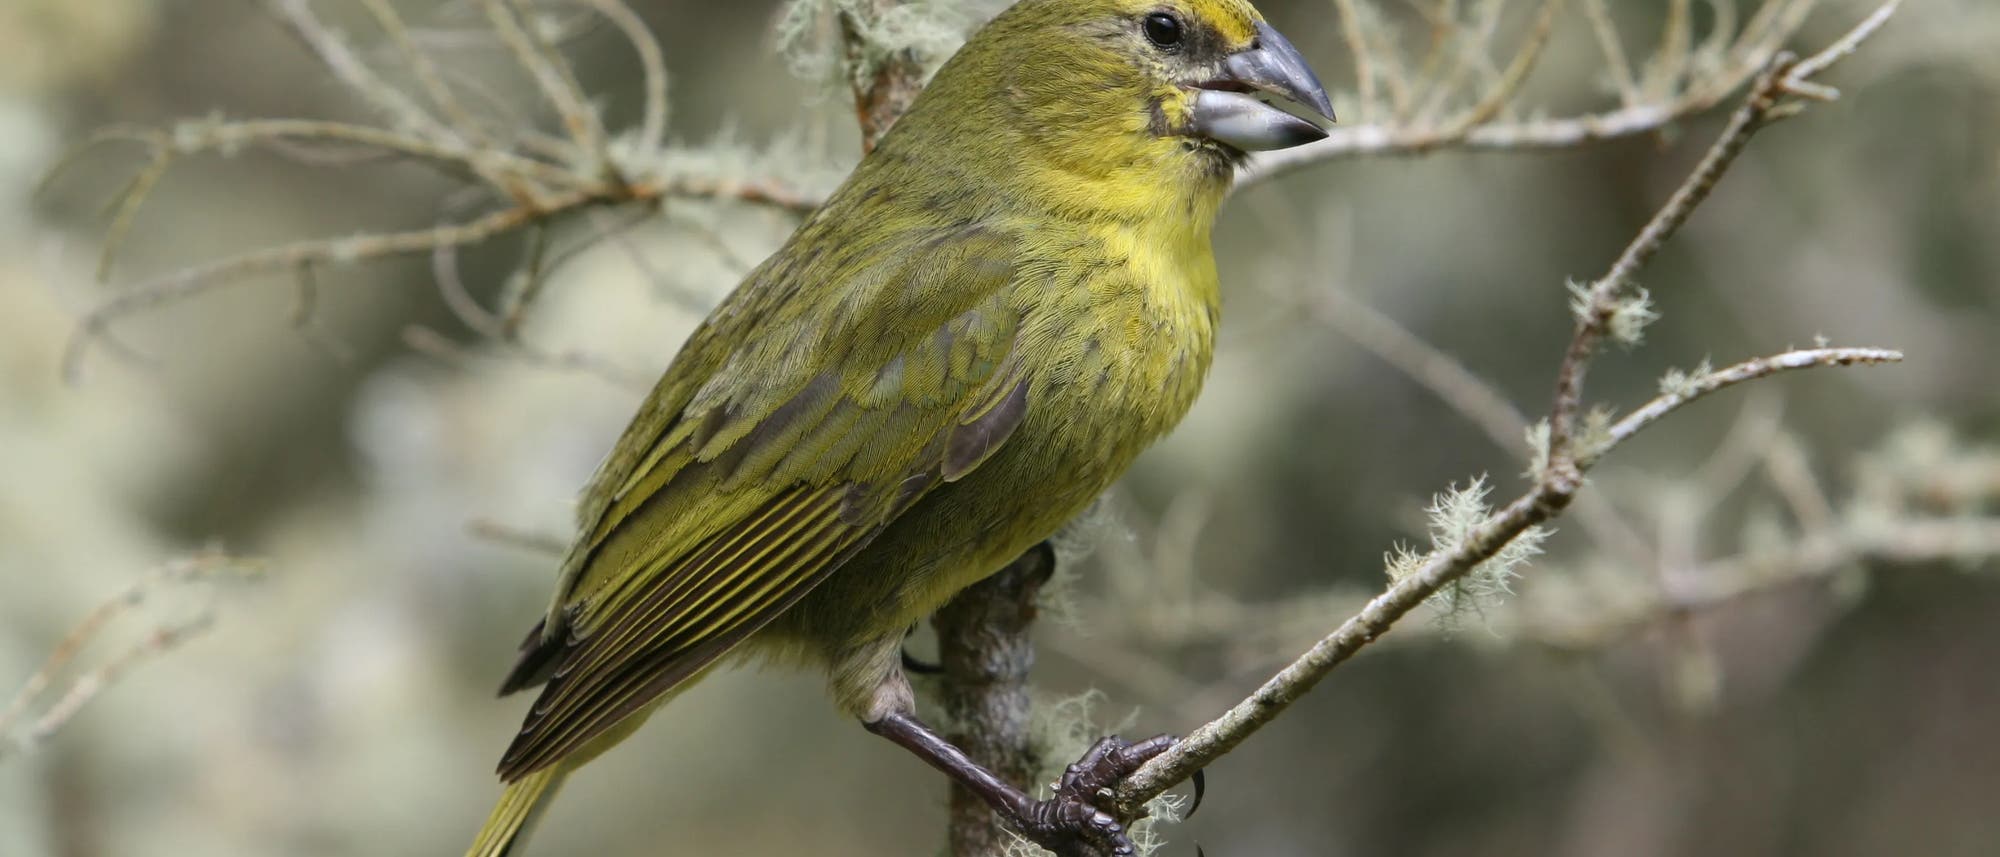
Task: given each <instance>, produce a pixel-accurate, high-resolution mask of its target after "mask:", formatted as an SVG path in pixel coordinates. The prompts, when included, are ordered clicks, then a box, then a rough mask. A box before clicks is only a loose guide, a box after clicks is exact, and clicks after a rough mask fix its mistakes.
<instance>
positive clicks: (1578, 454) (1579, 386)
mask: <svg viewBox="0 0 2000 857" xmlns="http://www.w3.org/2000/svg"><path fill="white" fill-rule="evenodd" d="M1895 6H1896V3H1895V2H1894V0H1891V2H1890V3H1888V4H1885V5H1884V6H1883V7H1881V8H1880V9H1878V10H1877V11H1876V13H1875V14H1873V15H1871V16H1869V18H1867V19H1866V20H1864V21H1863V22H1862V23H1861V24H1860V25H1859V26H1857V27H1856V28H1855V29H1854V31H1853V32H1851V33H1849V34H1848V35H1847V36H1846V37H1843V38H1842V39H1840V40H1839V41H1837V42H1835V43H1834V45H1833V46H1832V47H1829V48H1827V49H1826V50H1825V51H1823V52H1822V53H1820V54H1817V55H1815V56H1813V57H1811V58H1809V59H1807V60H1805V61H1798V60H1796V59H1795V58H1793V57H1791V56H1789V55H1786V54H1779V55H1777V56H1775V57H1774V58H1773V60H1772V62H1771V65H1770V66H1769V67H1768V68H1767V69H1766V70H1765V72H1764V73H1763V74H1762V75H1760V76H1759V78H1758V82H1757V83H1756V85H1755V86H1754V87H1753V88H1752V90H1751V92H1750V93H1749V95H1748V97H1747V98H1746V99H1745V101H1744V103H1743V106H1742V107H1741V108H1739V109H1738V110H1737V112H1736V113H1735V115H1734V116H1733V117H1732V119H1731V121H1730V123H1729V125H1728V127H1727V128H1725V129H1724V131H1723V133H1722V136H1721V137H1720V138H1719V139H1718V140H1717V141H1716V142H1715V143H1714V145H1712V146H1711V147H1710V148H1709V151H1708V154H1707V155H1706V156H1705V157H1704V158H1703V159H1702V161H1701V163H1700V164H1699V165H1697V166H1696V168H1695V169H1694V171H1693V172H1691V173H1690V174H1689V175H1688V177H1687V178H1686V179H1685V180H1684V181H1683V182H1682V183H1681V185H1680V187H1679V188H1678V189H1677V190H1676V191H1675V192H1674V194H1673V195H1672V196H1671V197H1670V198H1669V199H1668V201H1667V203H1666V204H1665V205H1664V206H1663V207H1662V208H1661V209H1660V211H1659V213H1658V214H1656V215H1655V216H1654V217H1653V219H1652V220H1651V221H1650V222H1649V223H1648V224H1647V225H1646V227H1645V228H1644V229H1642V230H1641V231H1640V232H1639V234H1638V236H1637V237H1635V238H1634V239H1633V240H1632V242H1631V243H1630V244H1628V245H1627V246H1626V248H1625V251H1624V252H1623V253H1621V254H1620V255H1619V257H1618V259H1617V261H1615V262H1614V263H1613V264H1612V265H1611V267H1610V269H1609V270H1608V271H1607V272H1606V274H1605V275H1604V276H1603V277H1600V278H1599V279H1598V280H1596V281H1595V283H1594V284H1593V285H1592V286H1591V287H1590V288H1589V289H1588V290H1587V292H1586V293H1585V294H1584V295H1583V296H1582V297H1580V298H1579V300H1578V304H1579V305H1578V306H1577V309H1578V312H1577V326H1576V330H1575V332H1574V333H1573V334H1572V336H1571V339H1570V343H1569V346H1568V347H1567V349H1566V350H1565V351H1564V354H1563V359H1562V362H1561V364H1560V366H1559V367H1558V369H1557V371H1556V377H1557V383H1556V394H1555V397H1554V401H1553V403H1552V404H1551V406H1550V411H1549V425H1550V434H1549V440H1548V463H1547V466H1545V467H1541V468H1538V470H1537V472H1536V474H1535V481H1534V485H1533V486H1532V487H1531V488H1530V489H1529V491H1528V492H1527V493H1525V494H1523V495H1521V496H1520V497H1518V498H1516V499H1515V500H1514V501H1512V502H1510V503H1508V504H1507V505H1506V506H1505V507H1503V508H1502V509H1501V510H1500V511H1498V512H1497V513H1494V514H1491V515H1489V516H1488V517H1487V518H1486V519H1485V520H1484V521H1482V522H1481V523H1480V524H1478V525H1477V526H1475V527H1473V528H1472V529H1471V530H1470V531H1469V532H1467V533H1466V534H1465V535H1464V536H1462V537H1461V538H1459V539H1458V540H1457V541H1456V542H1455V543H1454V544H1451V545H1450V546H1449V547H1448V548H1441V549H1440V550H1437V551H1435V552H1433V553H1432V554H1431V555H1429V556H1428V557H1427V558H1425V559H1424V561H1423V562H1422V563H1421V565H1419V566H1418V567H1417V568H1416V569H1415V570H1414V571H1413V572H1412V573H1410V574H1408V575H1406V576H1404V577H1403V578H1402V579H1401V580H1400V581H1398V582H1397V583H1396V584H1394V585H1393V586H1391V587H1390V588H1389V589H1388V590H1387V591H1385V592H1383V593H1382V594H1381V595H1378V596H1376V597H1375V598H1374V599H1373V600H1371V601H1369V602H1368V604H1367V606H1365V607H1363V608H1362V610H1361V611H1360V612H1359V613H1357V614H1355V615H1354V616H1352V617H1350V618H1349V619H1347V621H1345V622H1343V623H1342V624H1341V625H1340V627H1339V628H1338V629H1336V630H1335V631H1334V632H1333V633H1331V634H1329V635H1327V636H1326V637H1324V638H1322V639H1321V640H1320V641H1319V642H1318V643H1316V644H1314V645H1313V646H1312V647H1311V648H1310V649H1308V650H1307V651H1306V652H1305V653H1304V654H1302V655H1300V656H1299V657H1298V658H1297V659H1296V660H1294V661H1293V662H1292V663H1291V664H1289V665H1287V666H1286V667H1284V668H1283V669H1281V670H1279V671H1278V673H1277V674H1276V675H1274V676H1272V677H1271V678H1270V679H1269V680H1267V681H1266V682H1265V683H1264V684H1263V685H1262V686H1261V687H1259V688H1258V689H1257V690H1256V691H1255V692H1253V693H1252V694H1251V695H1250V696H1248V697H1247V698H1245V699H1243V700H1242V701H1241V702H1239V703H1237V704H1236V705H1234V706H1233V707H1231V708H1230V709H1229V710H1228V711H1226V712H1224V713H1223V714H1222V715H1221V716H1219V717H1216V718H1215V719H1213V720H1211V721H1209V722H1208V723H1205V724H1203V725H1202V726H1200V727H1198V728H1196V729H1195V730H1194V731H1193V732H1191V733H1189V734H1188V736H1187V737H1186V738H1185V739H1183V740H1182V741H1181V742H1180V743H1179V744H1177V745H1175V746H1174V748H1173V749H1171V750H1169V751H1168V752H1167V753H1165V754H1162V755H1161V756H1159V757H1157V758H1155V759H1153V760H1152V761H1149V762H1147V763H1146V765H1145V766H1144V767H1142V768H1140V769H1139V771H1138V772H1136V773H1135V774H1133V775H1132V776H1131V777H1130V778H1128V779H1126V780H1125V781H1124V782H1123V783H1121V784H1120V786H1119V788H1118V794H1117V807H1118V811H1119V812H1120V814H1121V815H1123V816H1124V817H1127V818H1130V817H1136V816H1137V815H1138V814H1139V813H1140V811H1141V807H1142V806H1143V805H1144V804H1145V802H1146V801H1147V800H1150V799H1151V798H1153V797H1156V796H1158V795H1160V794H1162V793H1164V792H1165V791H1166V790H1167V789H1169V788H1172V787H1173V786H1175V785H1177V784H1179V783H1181V782H1183V781H1185V780H1186V779H1187V778H1188V777H1190V776H1192V775H1193V774H1194V772H1196V771H1198V770H1200V769H1201V768H1203V767H1205V766H1207V765H1209V764H1210V763H1212V762H1214V761H1215V760H1216V759H1219V758H1221V757H1222V756H1223V755H1224V754H1226V753H1228V752H1229V751H1230V750H1231V749H1233V748H1234V747H1236V746H1237V745H1238V744H1240V743H1242V742H1243V741H1244V740H1245V739H1247V738H1248V737H1249V736H1250V735H1252V734H1254V733H1255V732H1256V731H1257V730H1258V729H1260V728H1262V727H1263V726H1264V725H1265V724H1267V723H1269V722H1270V721H1271V720H1273V719H1275V718H1276V717H1277V716H1278V715H1279V714H1280V713H1282V712H1283V711H1284V710H1285V709H1286V708H1287V707H1289V706H1290V705H1291V704H1292V703H1293V702H1294V701H1296V700H1298V699H1299V698H1300V697H1301V696H1303V695H1304V694H1305V693H1306V692H1308V691H1309V690H1311V689H1312V687H1313V686H1314V685H1315V684H1317V683H1318V682H1319V681H1320V680H1321V679H1323V678H1325V677H1326V675H1327V674H1328V673H1329V672H1331V671H1332V670H1333V669H1334V668H1335V667H1337V666H1339V665H1340V664H1341V663H1343V662H1345V661H1346V660H1347V659H1349V658H1351V657H1353V655H1354V654H1355V653H1356V652H1358V651H1360V650H1361V649H1362V647H1364V646H1366V645H1368V644H1369V643H1371V642H1373V641H1374V640H1375V639H1377V638H1379V637H1381V636H1382V635H1383V634H1386V633H1388V631H1389V630H1390V629H1391V628H1392V627H1393V626H1394V625H1395V623H1396V622H1397V620H1399V619H1401V618H1402V617H1403V616H1404V615H1406V614H1408V613H1409V612H1410V611H1411V610H1414V609H1416V607H1417V606H1418V605H1420V604H1423V603H1424V602H1425V601H1427V600H1428V599H1430V598H1431V596H1433V595H1435V594H1437V593H1438V592H1440V591H1441V590H1443V589H1444V588H1445V587H1446V586H1448V585H1450V584H1452V583H1453V582H1455V581H1458V580H1459V579H1461V578H1463V577H1465V576H1466V575H1468V574H1470V573H1472V572H1473V571H1474V570H1475V569H1476V568H1478V567H1479V566H1480V564H1481V563H1483V562H1485V561H1487V560H1489V559H1492V558H1493V557H1494V556H1496V555H1497V554H1499V552H1500V551H1501V549H1503V548H1505V547H1506V546H1507V545H1508V544H1510V543H1511V542H1513V541H1514V540H1515V539H1517V538H1520V537H1521V536H1522V535H1523V534H1524V533H1527V532H1528V531H1529V529H1531V528H1533V527H1535V526H1536V525H1539V524H1542V523H1544V522H1546V521H1548V520H1550V519H1552V518H1554V517H1556V516H1557V515H1560V514H1561V513H1562V512H1563V510H1564V509H1566V508H1567V507H1568V506H1569V504H1570V503H1571V501H1572V500H1574V498H1575V496H1576V494H1577V492H1578V491H1580V490H1581V489H1582V488H1583V485H1584V480H1583V474H1584V473H1585V472H1586V471H1587V470H1588V469H1589V468H1590V466H1591V465H1592V464H1594V463H1596V462H1597V461H1598V460H1600V459H1601V458H1602V457H1603V456H1604V455H1605V454H1606V453H1608V452H1609V451H1610V450H1611V449H1612V448H1613V447H1615V446H1617V445H1618V444H1619V443H1621V442H1623V441H1624V440H1626V439H1628V438H1630V437H1631V436H1632V435H1634V434H1636V433H1637V432H1638V431H1640V430H1642V429H1644V428H1646V427H1647V426H1649V425H1652V424H1653V423H1655V422H1657V421H1658V420H1659V419H1661V418H1663V417H1665V416H1666V415H1667V414H1669V413H1671V412H1673V411H1674V410H1676V409H1678V408H1680V407H1681V406H1683V405H1685V404H1687V403H1688V402H1691V401H1693V400H1695V399H1697V398H1700V397H1702V396H1706V395H1708V394H1711V393H1714V392H1716V391H1718V390H1721V389H1724V388H1727V387H1730V386H1734V385H1736V384H1740V383H1744V382H1747V381H1751V380H1755V379H1758V378H1764V377H1769V376H1771V375H1774V374H1777V373H1780V372H1785V371H1789V370H1794V369H1803V368H1809V367H1817V366H1851V365H1861V364H1875V363H1886V362H1893V361H1896V360H1900V359H1901V357H1902V355H1901V354H1899V353H1897V352H1895V351H1889V350H1885V349H1874V348H1814V349H1806V350H1801V351H1791V352H1786V353H1784V354H1779V355H1774V356H1771V357H1765V358H1759V359H1756V360H1750V361H1746V362H1744V363H1740V364H1737V365H1735V366H1730V367H1728V368H1725V369H1722V370H1719V371H1714V372H1707V373H1703V374H1701V375H1699V376H1697V377H1695V378H1691V379H1687V380H1686V383H1684V384H1681V385H1679V386H1678V387H1677V389H1674V390H1670V391H1668V392H1665V393H1663V394H1662V395H1661V396H1659V397H1658V398H1656V399H1654V400H1653V401H1651V402H1648V403H1647V404H1645V405H1643V406H1641V407H1639V408H1638V409H1636V410H1634V411H1633V412H1632V413H1631V414H1629V415H1627V416H1625V417H1624V418H1622V419H1619V420H1618V421H1616V422H1615V423H1613V424H1612V425H1611V426H1610V428H1609V430H1608V431H1607V432H1606V433H1605V435H1604V436H1603V437H1592V438H1588V439H1587V442H1586V440H1584V439H1580V438H1579V436H1578V434H1577V432H1576V431H1575V430H1574V429H1573V427H1572V425H1571V424H1572V423H1573V422H1574V415H1575V414H1576V413H1577V411H1578V408H1579V406H1580V403H1581V401H1582V395H1583V378H1584V370H1585V368H1586V367H1587V365H1588V363H1589V362H1590V361H1591V359H1592V358H1593V357H1594V356H1595V354H1596V353H1597V350H1598V345H1599V344H1600V343H1602V342H1603V341H1604V340H1605V339H1606V338H1610V337H1613V336H1617V335H1619V334H1620V331H1618V330H1617V329H1616V325H1617V324H1618V316H1619V313H1620V312H1621V311H1623V310H1621V307H1630V306H1631V305H1632V303H1633V300H1634V298H1633V296H1632V295H1631V294H1630V292H1631V291H1632V289H1631V288H1630V280H1631V278H1632V276H1633V275H1634V274H1635V273H1636V272H1637V270H1638V269H1639V268H1640V267H1641V266H1643V265H1644V264H1645V263H1646V261H1647V260H1649V259H1651V258H1652V257H1653V255H1654V254H1656V253H1657V252H1658V251H1659V249H1660V247H1661V245H1662V244H1663V243H1664V242H1665V241H1667V240H1668V239H1670V238H1671V237H1672V236H1673V235H1674V233H1675V232H1676V231H1677V230H1678V229H1679V227H1680V226H1681V225H1682V224H1683V223H1685V222H1686V221H1687V218H1688V216H1689V215H1690V214H1692V212H1693V210H1694V208H1696V207H1698V206H1699V205H1700V203H1701V202H1702V200H1703V199H1705V198H1706V197H1707V195H1708V192H1709V191H1710V190H1712V189H1713V187H1714V185H1715V182H1716V181H1717V180H1718V179H1720V178H1721V176H1722V174H1723V173H1724V172H1726V171H1727V170H1728V168H1729V165H1730V164H1731V163H1732V162H1733V161H1734V160H1735V157H1736V155H1737V154H1739V153H1740V152H1741V151H1742V149H1743V146H1744V145H1745V143H1747V141H1748V140H1749V138H1750V137H1752V136H1753V135H1755V134H1756V132H1757V131H1759V130H1761V129H1763V128H1765V127H1767V126H1768V125H1769V123H1770V122H1771V121H1772V120H1773V119H1776V118H1782V117H1783V116H1787V115H1791V114H1792V113H1794V112H1796V110H1797V109H1798V104H1799V102H1798V101H1796V100H1794V98H1795V97H1805V98H1823V97H1826V96H1827V95H1828V94H1829V93H1830V91H1829V90H1826V89H1825V88H1824V87H1821V86H1820V85H1819V84H1817V83H1813V82H1812V81H1811V80H1809V79H1808V78H1809V77H1810V76H1811V75H1813V74H1817V73H1819V72H1822V71H1824V70H1825V69H1827V68H1828V67H1830V66H1831V65H1832V63H1833V62H1834V61H1836V60H1838V59H1839V58H1840V57H1842V56H1845V55H1847V54H1848V53H1851V52H1852V51H1853V49H1854V47H1855V46H1856V45H1858V44H1859V43H1860V42H1861V41H1862V40H1864V39H1866V38H1867V36H1868V35H1869V34H1870V33H1872V32H1874V30H1875V29H1876V28H1878V27H1880V26H1881V24H1882V23H1883V22H1884V21H1886V20H1887V18H1888V16H1889V15H1890V14H1892V13H1893V12H1894V10H1895ZM1802 70H1803V71H1804V72H1805V73H1803V74H1802V73H1801V71H1802Z"/></svg>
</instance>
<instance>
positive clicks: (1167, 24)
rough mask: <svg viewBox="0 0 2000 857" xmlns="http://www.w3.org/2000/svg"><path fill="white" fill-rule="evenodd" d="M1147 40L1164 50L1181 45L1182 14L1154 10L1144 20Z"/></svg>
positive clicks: (1182, 35)
mask: <svg viewBox="0 0 2000 857" xmlns="http://www.w3.org/2000/svg"><path fill="white" fill-rule="evenodd" d="M1144 29H1145V31H1146V40H1147V41H1149V42H1152V43H1153V45H1154V46H1156V47H1158V48H1160V49H1162V50H1169V51H1170V50H1173V49H1175V48H1178V47H1180V46H1181V39H1183V38H1185V37H1186V33H1184V32H1182V28H1181V19H1180V16H1178V15H1175V14H1174V13H1172V12H1154V13H1152V14H1150V15H1147V16H1146V20H1145V22H1144Z"/></svg>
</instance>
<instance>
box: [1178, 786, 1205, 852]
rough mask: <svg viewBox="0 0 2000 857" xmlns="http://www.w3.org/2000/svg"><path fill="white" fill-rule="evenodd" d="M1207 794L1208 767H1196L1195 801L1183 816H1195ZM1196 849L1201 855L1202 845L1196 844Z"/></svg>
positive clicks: (1189, 805)
mask: <svg viewBox="0 0 2000 857" xmlns="http://www.w3.org/2000/svg"><path fill="white" fill-rule="evenodd" d="M1205 794H1208V769H1207V768H1196V769H1194V803H1191V804H1188V811H1187V815H1184V816H1181V817H1182V818H1193V817H1194V814H1195V812H1196V811H1197V810H1199V809H1201V798H1202V795H1205ZM1194 850H1195V854H1196V857H1200V854H1201V846H1200V845H1196V846H1195V847H1194Z"/></svg>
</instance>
